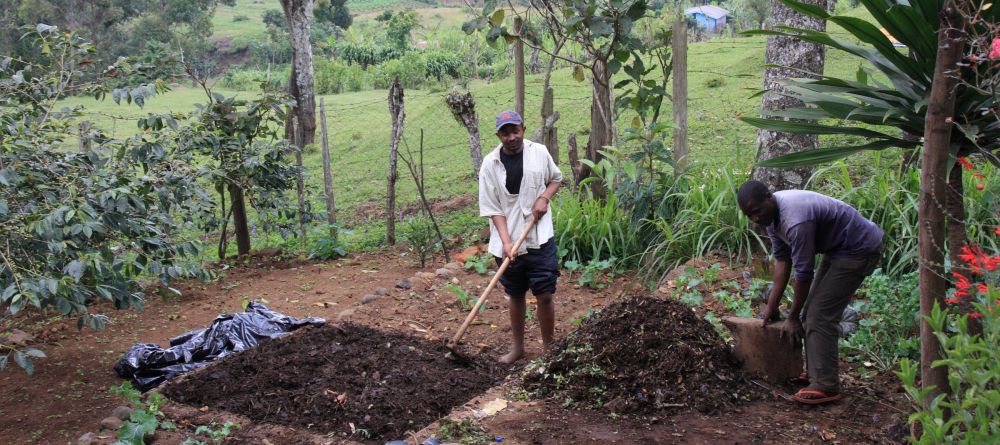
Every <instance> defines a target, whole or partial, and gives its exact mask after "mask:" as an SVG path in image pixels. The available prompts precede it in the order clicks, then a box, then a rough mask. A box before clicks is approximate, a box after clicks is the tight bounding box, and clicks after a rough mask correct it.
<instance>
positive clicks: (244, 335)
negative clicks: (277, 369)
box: [115, 301, 326, 391]
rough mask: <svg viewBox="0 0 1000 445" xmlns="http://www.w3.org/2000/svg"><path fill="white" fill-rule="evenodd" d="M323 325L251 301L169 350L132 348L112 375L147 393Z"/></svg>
mask: <svg viewBox="0 0 1000 445" xmlns="http://www.w3.org/2000/svg"><path fill="white" fill-rule="evenodd" d="M323 323H326V320H323V319H322V318H315V317H311V318H305V319H296V318H294V317H290V316H288V315H285V314H281V313H279V312H275V311H273V310H271V309H270V308H268V307H267V306H265V305H264V304H262V303H258V302H256V301H252V302H250V304H248V305H247V308H246V311H245V312H242V313H235V314H223V315H220V316H219V317H218V318H216V319H215V320H214V321H212V324H211V325H209V327H208V328H205V329H196V330H194V331H191V332H188V333H186V334H182V335H179V336H177V337H174V338H172V339H170V347H169V348H166V349H164V348H162V347H160V346H159V345H156V344H152V343H139V344H136V345H135V346H132V347H131V348H130V349H129V350H128V351H127V352H125V355H124V356H123V357H122V358H121V359H119V360H118V362H117V363H115V372H117V373H118V375H119V376H120V377H122V378H127V379H130V380H132V381H133V382H134V383H135V385H136V387H138V388H139V389H140V390H142V391H148V390H150V389H152V388H155V387H157V386H159V385H160V384H161V383H163V382H165V381H167V380H170V379H172V378H174V377H177V376H179V375H181V374H184V373H186V372H188V371H191V370H193V369H197V368H200V367H202V366H205V365H207V364H209V363H211V362H212V361H214V360H217V359H220V358H222V357H225V356H227V355H229V354H232V353H235V352H240V351H243V350H246V349H250V348H253V347H255V346H257V344H258V343H259V342H260V341H261V340H264V339H272V338H277V337H280V336H282V335H284V334H287V333H289V332H291V331H294V330H296V329H298V328H300V327H302V326H306V325H321V324H323Z"/></svg>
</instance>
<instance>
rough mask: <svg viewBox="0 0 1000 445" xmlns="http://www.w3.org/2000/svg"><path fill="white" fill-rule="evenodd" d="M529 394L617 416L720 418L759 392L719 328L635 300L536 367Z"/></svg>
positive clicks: (658, 302) (676, 308)
mask: <svg viewBox="0 0 1000 445" xmlns="http://www.w3.org/2000/svg"><path fill="white" fill-rule="evenodd" d="M524 386H525V389H527V390H529V391H531V392H533V393H535V394H537V395H542V396H549V397H553V398H555V399H557V400H562V401H563V403H565V404H572V405H581V406H588V407H600V408H603V409H605V410H607V411H610V412H617V413H653V412H659V413H664V412H677V411H686V410H696V411H698V412H702V413H718V412H720V411H725V410H727V409H730V408H733V407H735V406H738V405H741V404H743V403H745V402H747V401H749V400H751V399H752V398H753V397H754V395H755V393H754V392H752V391H751V386H750V385H749V384H748V382H747V381H746V379H745V377H744V375H743V372H742V370H741V369H740V365H739V363H738V362H737V360H736V358H735V357H733V355H732V354H731V352H730V350H729V347H728V345H726V343H725V342H724V341H723V340H722V338H721V337H719V335H718V334H717V333H716V332H715V329H714V328H713V327H712V325H711V324H709V323H708V322H707V321H705V319H704V318H701V317H698V316H697V315H695V313H694V312H693V311H692V310H691V308H689V307H687V306H685V305H684V304H682V303H679V302H677V301H675V300H668V299H659V298H653V297H632V298H627V299H625V300H622V301H619V302H616V303H614V304H612V305H610V306H608V307H607V308H605V309H604V310H602V311H601V312H599V313H597V314H596V315H595V316H593V317H591V318H589V319H587V320H585V321H584V322H583V324H582V325H581V326H580V329H579V330H577V331H576V332H574V333H573V334H572V335H570V336H568V337H567V338H565V339H564V340H562V341H560V343H559V344H558V345H557V348H556V354H555V355H554V356H553V357H551V358H550V359H548V360H546V361H545V362H543V363H542V364H540V365H538V367H537V369H534V368H531V367H529V370H528V372H526V375H525V383H524Z"/></svg>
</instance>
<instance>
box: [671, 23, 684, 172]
mask: <svg viewBox="0 0 1000 445" xmlns="http://www.w3.org/2000/svg"><path fill="white" fill-rule="evenodd" d="M672 37H673V42H671V45H670V46H671V47H672V50H673V63H672V64H671V66H672V69H671V70H672V71H673V107H672V108H673V111H674V125H675V128H674V162H676V163H677V167H676V168H675V169H674V175H675V176H677V175H680V174H682V173H684V170H686V169H687V164H688V140H687V139H688V128H687V109H688V79H687V23H686V22H685V21H684V20H680V19H678V20H677V21H676V22H674V32H673V36H672Z"/></svg>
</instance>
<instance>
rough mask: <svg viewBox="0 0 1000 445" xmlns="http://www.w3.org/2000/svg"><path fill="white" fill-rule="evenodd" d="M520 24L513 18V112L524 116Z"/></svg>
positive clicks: (519, 19)
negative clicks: (514, 38)
mask: <svg viewBox="0 0 1000 445" xmlns="http://www.w3.org/2000/svg"><path fill="white" fill-rule="evenodd" d="M521 25H522V23H521V18H520V17H514V35H516V36H517V41H515V42H514V111H517V114H520V115H521V116H524V41H522V40H521V29H522V26H521Z"/></svg>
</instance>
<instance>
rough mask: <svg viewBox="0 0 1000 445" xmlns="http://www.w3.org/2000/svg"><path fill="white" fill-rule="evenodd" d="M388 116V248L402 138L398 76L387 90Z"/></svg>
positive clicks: (392, 234) (393, 228)
mask: <svg viewBox="0 0 1000 445" xmlns="http://www.w3.org/2000/svg"><path fill="white" fill-rule="evenodd" d="M389 114H390V115H391V116H392V144H391V145H390V147H389V177H388V184H387V187H388V188H387V190H386V197H385V203H386V204H385V213H386V221H385V224H386V226H385V241H386V243H388V244H389V245H390V246H392V245H395V244H396V179H397V176H396V163H397V159H398V157H399V156H398V155H399V140H400V139H402V137H403V119H404V117H405V113H404V112H403V85H401V84H400V83H399V76H396V80H394V81H393V82H392V87H390V88H389Z"/></svg>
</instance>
